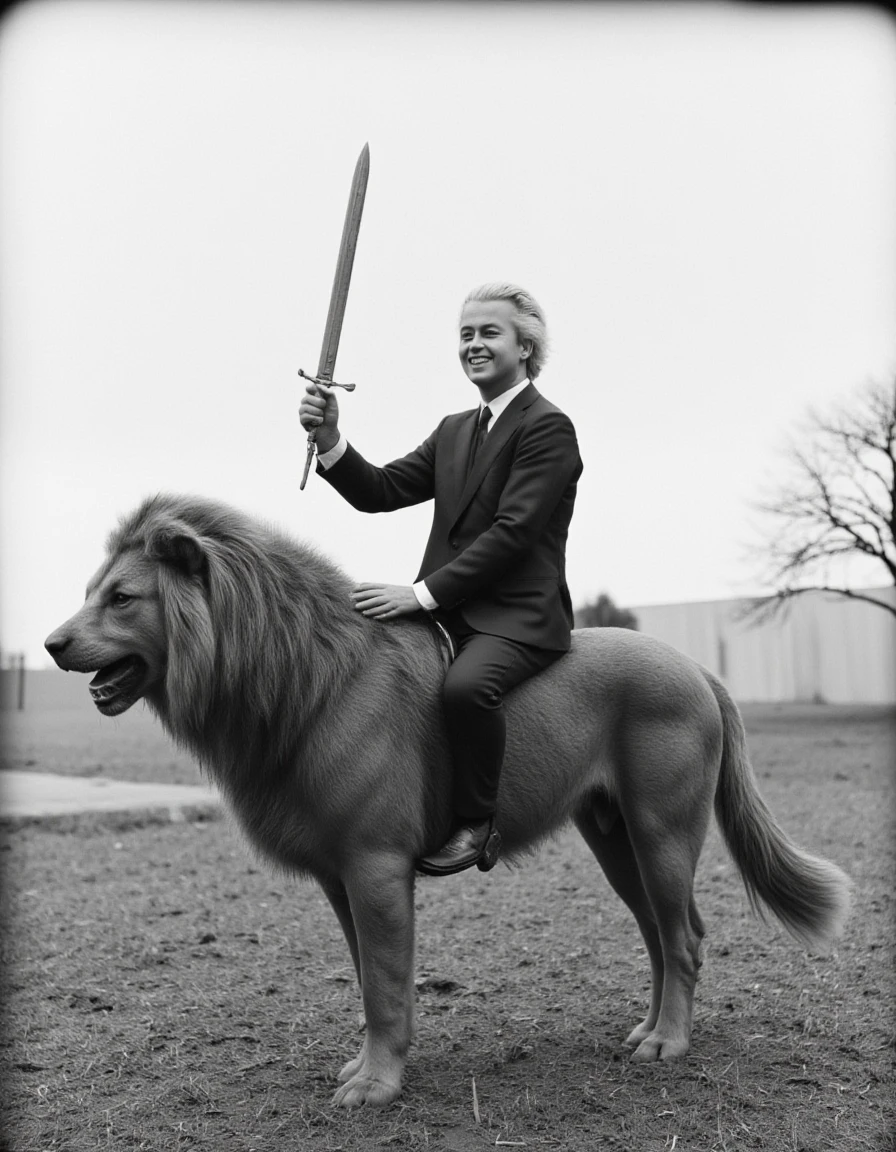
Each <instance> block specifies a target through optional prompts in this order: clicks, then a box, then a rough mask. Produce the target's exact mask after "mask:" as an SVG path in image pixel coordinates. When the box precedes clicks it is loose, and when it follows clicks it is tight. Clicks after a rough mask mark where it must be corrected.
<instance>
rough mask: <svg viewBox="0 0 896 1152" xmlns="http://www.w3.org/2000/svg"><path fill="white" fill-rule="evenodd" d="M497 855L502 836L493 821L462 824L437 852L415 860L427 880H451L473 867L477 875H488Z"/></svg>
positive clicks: (499, 850) (492, 819)
mask: <svg viewBox="0 0 896 1152" xmlns="http://www.w3.org/2000/svg"><path fill="white" fill-rule="evenodd" d="M500 854H501V833H500V832H499V831H498V830H497V828H495V821H494V818H493V817H492V818H489V819H488V820H482V821H479V822H477V823H475V824H470V823H467V824H461V825H460V827H459V828H457V829H455V831H454V832H453V834H452V835H451V837H450V838H449V839H448V841H447V842H446V843H445V844H444V846H443V847H442V848H441V849H440V850H439V851H438V852H436V853H435V854H434V855H432V856H424V857H422V859H420V860H418V861H417V868H418V869H419V871H421V872H423V873H425V874H426V875H427V876H453V875H454V873H455V872H463V871H465V870H466V869H467V868H472V867H473V865H474V864H475V865H476V866H477V867H478V868H479V870H480V872H488V871H489V869H490V868H494V866H495V865H496V864H497V863H498V857H499V855H500Z"/></svg>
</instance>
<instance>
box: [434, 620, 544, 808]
mask: <svg viewBox="0 0 896 1152" xmlns="http://www.w3.org/2000/svg"><path fill="white" fill-rule="evenodd" d="M445 623H446V625H447V627H448V628H449V629H450V631H451V632H452V634H453V635H454V638H455V640H456V641H457V648H458V653H457V657H456V659H455V660H454V662H453V663H452V665H451V667H450V668H449V669H448V672H447V674H446V676H445V684H444V687H443V690H442V692H443V695H442V699H443V703H444V709H445V721H446V724H447V727H448V742H449V744H450V746H451V753H452V756H453V759H454V814H455V817H456V818H457V819H458V820H459V821H466V820H477V821H478V820H484V819H487V818H488V817H489V816H492V815H494V812H495V805H496V801H497V795H498V779H499V777H500V774H501V764H502V763H503V760H504V743H505V733H506V728H505V720H504V693H505V692H508V691H509V690H510V689H511V688H513V687H514V685H516V684H519V683H521V682H522V681H523V680H526V679H527V678H528V677H529V676H533V675H534V674H535V673H536V672H540V671H541V670H542V669H543V668H547V667H548V665H550V664H553V663H554V661H555V660H557V659H558V658H559V657H560V656H562V655H563V653H562V652H556V651H549V650H547V649H544V648H533V647H532V646H531V645H529V644H518V643H517V642H516V641H514V640H506V639H504V637H502V636H489V635H487V634H486V633H484V632H475V631H474V630H473V629H472V628H470V626H469V625H468V624H467V623H466V621H464V620H463V619H462V618H461V617H460V616H459V615H458V614H457V613H451V614H450V618H446V619H445Z"/></svg>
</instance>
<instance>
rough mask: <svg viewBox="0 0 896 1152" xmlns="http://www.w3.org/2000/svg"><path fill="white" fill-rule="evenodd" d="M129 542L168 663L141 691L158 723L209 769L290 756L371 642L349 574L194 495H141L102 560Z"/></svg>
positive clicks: (267, 528)
mask: <svg viewBox="0 0 896 1152" xmlns="http://www.w3.org/2000/svg"><path fill="white" fill-rule="evenodd" d="M129 549H137V550H139V551H140V552H141V553H142V554H143V555H145V556H147V557H149V558H151V559H153V560H154V561H156V562H157V563H158V568H159V594H160V597H161V602H162V611H163V616H164V620H165V627H166V632H167V644H168V665H167V670H166V675H165V679H164V685H163V686H162V687H161V688H160V689H159V690H158V691H156V692H153V693H151V694H149V695H148V696H147V702H148V703H149V705H150V707H151V708H152V709H153V710H154V711H155V712H156V713H157V714H158V715H159V717H160V719H161V720H162V722H163V724H164V725H165V727H166V728H167V729H168V730H169V731H170V732H171V734H172V735H173V736H174V737H175V739H176V740H178V741H179V742H181V743H183V744H185V745H187V746H188V747H190V748H191V749H192V751H193V752H194V753H195V754H196V755H197V756H198V758H199V759H200V761H201V762H202V763H203V764H204V765H205V766H206V767H209V768H210V769H211V770H212V771H214V772H215V774H216V775H221V774H224V775H227V774H228V772H232V771H238V770H239V768H240V765H239V764H237V763H236V762H235V761H236V758H237V757H239V758H240V759H241V760H242V762H243V764H242V766H243V768H244V769H245V768H248V767H249V765H248V764H247V763H246V761H247V760H249V761H255V762H256V765H257V763H258V762H260V761H262V760H263V761H264V763H265V764H267V765H268V766H269V767H275V766H276V764H277V763H280V764H283V763H284V761H285V760H286V758H288V757H291V756H294V755H295V754H296V753H297V751H298V750H299V745H300V744H301V741H302V738H303V731H304V729H305V728H306V725H307V722H308V720H309V719H310V718H311V717H312V716H313V714H314V712H315V710H316V709H318V708H319V707H320V706H321V704H322V702H323V701H324V700H326V698H327V694H328V693H331V692H336V691H337V690H338V687H339V686H340V685H342V684H344V683H345V681H346V680H347V679H348V678H349V677H350V676H351V675H352V673H353V671H354V670H355V669H357V668H358V666H359V665H360V664H361V663H362V662H363V661H364V660H365V658H366V657H367V654H368V651H369V647H370V624H369V622H368V621H365V620H364V619H363V618H362V617H359V616H358V615H357V614H356V613H355V612H354V611H353V610H352V608H351V602H350V599H349V591H350V588H351V584H350V581H349V579H348V577H347V576H346V575H345V574H344V573H343V572H341V571H340V570H339V569H338V568H337V567H336V566H335V565H333V564H332V563H331V562H330V561H328V560H326V559H325V558H324V557H322V556H321V555H320V554H319V553H317V552H315V551H314V550H313V549H312V548H309V547H307V546H306V545H301V544H299V543H297V542H296V541H294V540H292V539H290V538H289V537H287V536H285V535H284V534H282V533H280V532H278V531H277V530H275V529H274V528H272V527H270V526H268V525H265V524H262V523H260V522H259V521H257V520H255V519H253V518H250V517H249V516H246V515H243V514H242V513H240V512H238V511H236V510H235V509H233V508H230V507H227V506H226V505H222V504H218V503H216V502H214V501H212V500H207V499H203V498H200V497H195V496H174V495H166V494H161V495H156V496H153V497H150V498H149V499H147V500H145V501H144V502H143V504H141V505H140V507H139V508H138V509H137V510H136V511H135V512H134V513H133V514H132V515H130V516H127V517H125V518H123V519H122V520H121V521H120V523H119V525H118V527H117V528H116V529H115V530H114V531H113V532H112V533H111V535H110V536H109V539H108V542H107V551H108V556H109V562H110V563H111V562H112V561H113V560H114V558H115V557H116V556H118V555H120V554H121V553H123V552H126V551H127V550H129ZM231 760H233V761H234V762H233V763H232V764H228V762H229V761H231Z"/></svg>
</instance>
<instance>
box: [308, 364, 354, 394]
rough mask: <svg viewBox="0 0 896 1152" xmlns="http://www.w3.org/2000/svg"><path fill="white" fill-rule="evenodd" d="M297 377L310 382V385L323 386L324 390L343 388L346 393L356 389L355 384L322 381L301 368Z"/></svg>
mask: <svg viewBox="0 0 896 1152" xmlns="http://www.w3.org/2000/svg"><path fill="white" fill-rule="evenodd" d="M299 375H300V376H302V377H303V378H304V379H305V380H310V381H311V383H312V384H323V386H324V387H325V388H344V389H345V390H346V392H354V390H355V389H356V388H357V384H339V383H338V382H337V381H336V380H324V379H322V378H321V377H320V376H312V375H311V373H310V372H305V371H304V370H303V369H302V368H300V369H299Z"/></svg>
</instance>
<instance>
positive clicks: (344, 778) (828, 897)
mask: <svg viewBox="0 0 896 1152" xmlns="http://www.w3.org/2000/svg"><path fill="white" fill-rule="evenodd" d="M351 587H352V584H351V582H350V580H349V579H348V577H347V576H346V575H345V574H344V573H343V572H341V571H340V570H339V569H338V568H337V567H335V566H334V565H333V564H332V563H330V562H329V561H328V560H327V559H325V558H324V557H323V556H322V555H320V554H319V553H318V552H317V551H315V550H314V549H312V548H310V547H308V546H306V545H303V544H300V543H297V542H295V541H294V540H292V539H290V538H288V537H287V536H286V535H284V534H282V533H281V532H279V531H277V530H275V529H273V528H271V527H269V526H266V525H263V524H262V523H260V522H258V521H257V520H255V519H253V518H251V517H249V516H247V515H244V514H242V513H240V512H238V511H236V510H234V509H232V508H230V507H227V506H225V505H222V504H219V503H216V502H213V501H210V500H207V499H203V498H198V497H189V496H177V495H157V496H154V497H151V498H149V499H147V500H146V501H144V503H143V504H142V505H141V506H140V507H139V508H138V509H137V510H136V511H135V512H134V513H133V514H132V515H130V516H127V517H125V518H123V519H122V520H121V521H120V523H119V525H118V527H117V528H116V530H114V531H113V532H112V534H111V535H110V537H109V539H108V543H107V556H106V560H105V562H104V563H103V565H102V567H101V568H100V569H99V571H98V572H97V573H96V574H95V575H94V576H93V578H92V579H91V580H90V583H89V585H88V587H87V596H86V600H85V602H84V605H83V607H82V608H81V609H80V611H78V612H77V613H76V614H75V615H74V616H72V618H71V619H70V620H69V621H68V622H67V623H65V624H63V625H62V626H61V627H60V628H58V629H57V630H56V631H55V632H54V633H53V634H52V635H51V636H50V637H49V638H48V640H47V642H46V647H47V649H48V650H49V652H50V654H51V655H52V656H53V658H54V660H55V661H56V663H57V664H58V665H59V666H60V667H61V668H64V669H68V670H73V671H78V672H95V673H96V675H95V676H94V677H93V679H92V680H91V682H90V692H91V695H92V697H93V700H94V702H95V704H96V707H97V708H98V709H99V711H100V712H101V713H103V714H104V715H106V716H117V715H119V714H120V713H122V712H124V711H125V710H126V709H128V708H130V707H131V705H132V704H134V703H135V701H137V700H139V699H144V700H145V701H146V702H147V704H148V705H149V707H150V708H151V709H152V711H153V712H154V713H155V714H156V715H157V716H158V717H159V719H160V720H161V722H162V724H163V725H164V727H165V728H166V729H167V731H168V732H169V733H170V734H171V736H172V737H173V738H174V739H175V740H176V741H177V742H178V743H179V744H181V745H184V746H186V747H187V748H188V749H190V750H191V751H192V752H193V754H194V755H195V756H196V757H197V759H198V760H199V762H200V764H201V765H202V767H203V769H204V770H205V771H206V772H207V773H208V774H209V776H210V777H211V778H212V779H213V780H214V781H215V783H216V784H217V786H218V788H219V789H220V791H221V792H222V793H223V795H224V797H225V798H226V801H227V802H228V803H229V806H230V807H231V809H232V811H233V812H234V813H235V815H236V817H237V819H238V822H239V823H240V825H241V826H242V828H243V830H244V831H245V834H246V836H247V837H248V839H249V841H250V842H251V844H252V845H254V846H255V848H256V849H257V850H258V852H259V853H261V854H262V855H263V856H265V857H266V858H268V859H269V860H270V861H272V862H273V863H274V864H276V865H277V866H279V867H281V868H285V869H288V870H290V871H292V872H294V873H299V874H304V875H307V876H311V877H314V878H315V879H316V880H317V882H318V883H319V884H320V885H321V887H322V888H323V891H324V892H325V893H326V896H327V898H328V899H329V901H330V903H331V905H332V907H333V910H334V912H335V913H336V917H337V919H338V921H339V923H340V925H341V927H342V931H343V933H344V934H345V938H346V941H347V943H348V947H349V950H350V952H351V956H352V960H353V962H354V967H355V971H356V974H357V978H358V982H359V985H360V990H361V997H362V1001H363V1007H364V1014H365V1018H366V1031H365V1037H364V1041H363V1044H362V1046H361V1050H360V1052H359V1054H358V1055H357V1056H356V1057H355V1058H354V1059H353V1060H351V1061H350V1062H349V1063H348V1064H346V1065H345V1067H344V1068H343V1069H342V1071H341V1073H340V1074H339V1077H338V1081H339V1088H338V1090H337V1091H336V1094H335V1097H334V1102H335V1103H336V1104H339V1105H343V1106H346V1107H353V1106H358V1105H362V1104H372V1105H384V1104H388V1103H389V1102H391V1101H392V1100H394V1099H395V1098H396V1097H397V1096H398V1095H399V1093H400V1090H401V1084H402V1076H403V1070H404V1066H405V1062H406V1058H407V1053H408V1049H409V1046H410V1043H411V1040H412V1036H413V1031H414V1012H415V1008H414V999H415V989H414V971H413V964H414V959H413V957H414V884H415V878H416V872H415V864H414V862H415V860H417V859H419V858H420V857H422V856H424V855H425V854H426V853H427V852H429V851H432V850H433V849H435V848H437V847H438V846H439V844H440V843H441V842H442V840H443V839H444V836H445V835H446V832H447V830H448V828H449V824H450V818H451V772H452V768H451V762H450V758H449V753H448V747H447V743H446V737H445V732H444V727H443V720H442V715H441V703H440V680H441V678H442V676H443V674H444V665H443V663H442V654H441V652H440V650H439V647H438V645H437V643H436V640H435V638H434V633H433V630H432V628H431V626H430V624H429V622H427V620H426V619H425V618H424V617H422V616H421V617H408V618H404V619H402V620H398V621H396V622H394V623H389V624H383V623H376V622H374V621H371V620H368V619H366V618H365V617H363V616H362V615H361V614H359V613H357V612H355V611H354V610H353V608H352V606H351V601H350V599H349V592H350V589H351ZM506 706H507V710H508V725H507V727H508V739H507V750H506V756H505V763H504V769H503V772H502V775H501V786H500V793H499V797H498V816H497V826H498V828H499V830H500V833H501V836H502V838H503V841H504V846H505V852H506V854H507V856H508V857H509V858H510V859H513V858H516V857H519V856H520V855H521V854H523V853H525V852H526V851H527V850H531V849H532V848H533V846H535V845H537V844H538V842H539V841H541V840H543V839H544V838H545V837H547V836H548V835H550V834H551V833H553V832H555V831H557V830H558V829H560V828H561V827H562V826H563V825H564V824H566V823H568V822H569V821H573V822H574V823H575V825H576V827H577V828H578V830H579V832H580V833H581V834H582V836H583V837H584V839H585V841H586V842H587V844H588V846H589V847H590V849H591V850H592V852H593V853H594V855H595V856H596V857H597V860H598V862H599V863H600V865H601V866H602V867H603V869H604V872H605V873H606V875H607V878H608V879H609V882H610V884H611V885H612V887H613V888H614V889H615V891H616V892H617V893H618V894H619V896H620V897H621V898H622V900H623V901H624V902H625V903H626V904H627V905H628V907H629V909H630V910H631V912H632V913H633V915H634V917H635V920H636V921H637V924H638V927H639V928H640V930H641V934H642V935H643V937H644V942H645V944H646V946H647V952H648V956H649V960H650V969H651V980H652V986H651V994H650V1005H649V1008H648V1011H647V1015H646V1017H645V1018H644V1019H643V1020H642V1021H641V1022H640V1023H639V1024H637V1026H636V1027H635V1028H634V1030H633V1031H632V1032H631V1033H630V1035H629V1036H628V1038H627V1040H626V1043H627V1044H628V1045H630V1046H631V1047H633V1049H634V1053H633V1056H632V1059H633V1060H635V1061H639V1062H647V1061H654V1060H668V1059H670V1058H673V1057H676V1056H681V1055H683V1054H684V1053H685V1052H687V1050H688V1046H689V1043H690V1034H691V1021H692V1012H693V1000H694V989H695V984H696V980H697V971H698V967H699V965H700V956H699V951H700V943H701V940H702V938H703V936H704V932H705V930H704V926H703V921H702V919H701V917H700V913H699V912H698V910H697V907H696V904H695V902H694V894H693V883H694V873H695V869H696V866H697V860H698V857H699V855H700V852H701V849H702V846H703V842H704V838H705V836H706V832H707V828H708V824H709V820H710V814H711V811H712V810H713V808H714V809H715V814H716V817H717V819H718V822H719V825H720V827H721V831H722V834H723V837H724V840H725V843H726V844H727V847H728V849H729V851H730V852H731V855H732V857H733V859H734V861H735V863H736V865H737V867H738V869H739V871H740V873H741V876H742V878H743V881H744V884H745V887H746V890H747V893H748V895H749V898H750V901H751V903H752V905H753V907H754V908H755V909H757V910H759V911H761V910H762V908H763V907H764V908H765V909H768V910H770V911H771V912H772V913H774V915H775V916H776V917H777V918H778V919H779V920H780V921H781V922H782V924H783V925H784V927H785V928H786V929H787V930H788V931H789V932H790V933H791V934H792V935H793V936H794V937H795V938H796V939H797V940H798V941H800V942H801V943H802V944H803V945H805V946H807V947H810V948H819V949H823V948H826V947H827V946H829V944H830V942H831V941H832V940H833V939H834V937H835V936H836V935H837V933H838V932H839V931H840V929H841V926H842V923H843V921H844V918H845V916H846V914H847V910H848V906H849V881H848V878H847V877H846V875H845V874H844V873H843V872H842V871H841V870H840V869H839V868H838V867H837V866H836V865H834V864H832V863H830V862H828V861H826V860H823V859H820V858H818V857H814V856H811V855H809V854H808V853H807V852H805V851H803V850H801V849H800V848H798V847H796V846H795V845H794V843H793V842H792V841H791V840H790V839H789V838H788V837H787V835H786V834H785V833H784V832H783V831H782V829H781V828H780V827H779V826H778V824H777V823H776V821H775V820H774V818H773V816H772V814H771V812H770V811H769V809H768V808H767V806H766V805H765V803H764V801H763V800H762V798H761V796H760V794H759V792H758V789H757V784H756V781H755V777H754V774H753V771H752V768H751V766H750V761H749V758H748V753H747V748H746V741H745V735H744V728H743V723H742V721H741V718H740V714H739V712H738V710H737V707H736V706H735V704H734V702H733V701H732V699H731V697H730V696H729V694H728V692H727V691H726V689H725V688H724V687H723V685H722V684H721V682H720V681H719V680H718V679H716V678H715V677H714V676H713V675H711V674H710V673H709V672H708V671H706V670H705V669H704V668H702V667H701V666H699V665H698V664H696V663H695V662H694V661H692V660H691V659H689V658H688V657H686V656H684V655H682V654H681V653H680V652H678V651H676V650H675V649H674V648H672V647H670V646H668V645H666V644H663V643H661V642H660V641H657V640H654V639H651V638H649V637H647V636H644V635H642V634H640V633H637V632H633V631H629V630H626V629H615V628H596V629H583V630H577V631H575V632H574V633H573V640H572V649H571V651H570V652H569V653H568V654H566V655H564V656H563V657H562V658H561V659H560V660H558V661H557V662H556V663H555V664H553V665H552V666H551V667H550V668H548V669H547V670H546V671H544V672H542V673H540V674H539V675H538V676H537V677H535V678H533V679H532V680H529V681H526V682H525V683H523V684H522V685H520V686H519V687H518V688H516V689H514V690H513V692H511V693H509V694H508V697H507V702H506Z"/></svg>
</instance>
